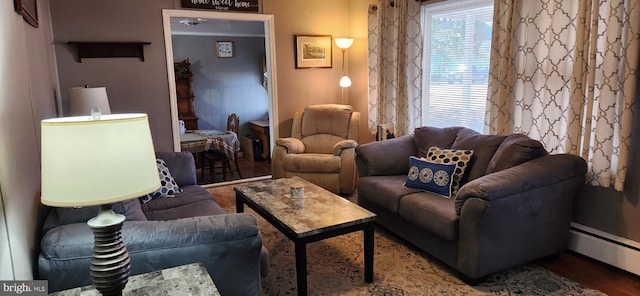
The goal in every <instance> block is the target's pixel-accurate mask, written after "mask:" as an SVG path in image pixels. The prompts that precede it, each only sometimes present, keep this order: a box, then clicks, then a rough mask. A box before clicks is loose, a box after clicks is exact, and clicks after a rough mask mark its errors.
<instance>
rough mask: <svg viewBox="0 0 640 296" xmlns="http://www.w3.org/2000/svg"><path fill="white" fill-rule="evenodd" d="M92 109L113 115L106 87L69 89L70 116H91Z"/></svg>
mask: <svg viewBox="0 0 640 296" xmlns="http://www.w3.org/2000/svg"><path fill="white" fill-rule="evenodd" d="M92 108H100V111H102V114H111V108H110V107H109V98H108V97H107V88H106V87H72V88H70V89H69V115H71V116H80V115H90V114H91V109H92Z"/></svg>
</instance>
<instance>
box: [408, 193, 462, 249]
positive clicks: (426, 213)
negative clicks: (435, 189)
mask: <svg viewBox="0 0 640 296" xmlns="http://www.w3.org/2000/svg"><path fill="white" fill-rule="evenodd" d="M398 213H399V215H400V217H402V218H403V219H404V220H407V221H410V222H411V223H413V224H415V225H417V226H419V227H420V228H424V229H426V230H428V231H429V232H432V233H434V234H436V235H438V236H439V237H442V238H444V239H447V240H455V239H457V238H458V220H459V216H458V215H457V214H456V210H455V204H454V199H453V198H442V197H441V196H439V195H437V194H433V193H430V192H420V193H414V194H409V195H406V196H404V197H403V198H402V199H401V200H400V204H399V207H398ZM416 235H419V234H416Z"/></svg>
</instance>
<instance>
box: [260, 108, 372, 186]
mask: <svg viewBox="0 0 640 296" xmlns="http://www.w3.org/2000/svg"><path fill="white" fill-rule="evenodd" d="M359 124H360V113H359V112H354V111H353V108H352V107H351V106H348V105H339V104H323V105H313V106H308V107H306V108H305V109H304V112H297V113H296V114H295V115H294V117H293V123H292V125H291V137H289V138H280V139H276V141H275V144H276V145H275V147H274V149H273V155H272V157H271V159H272V176H273V178H274V179H277V178H288V177H293V176H299V177H301V178H303V179H305V180H307V181H309V182H311V183H314V184H316V185H318V186H321V187H323V188H325V189H327V190H329V191H332V192H334V193H342V194H351V193H353V191H354V190H355V187H356V179H357V169H356V165H355V148H356V147H357V146H358V143H357V141H358V133H359Z"/></svg>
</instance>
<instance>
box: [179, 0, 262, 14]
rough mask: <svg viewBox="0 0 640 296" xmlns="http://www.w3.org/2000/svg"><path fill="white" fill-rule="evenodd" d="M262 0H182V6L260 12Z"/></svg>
mask: <svg viewBox="0 0 640 296" xmlns="http://www.w3.org/2000/svg"><path fill="white" fill-rule="evenodd" d="M259 2H260V0H182V7H185V8H202V9H210V10H226V11H246V12H260V5H259Z"/></svg>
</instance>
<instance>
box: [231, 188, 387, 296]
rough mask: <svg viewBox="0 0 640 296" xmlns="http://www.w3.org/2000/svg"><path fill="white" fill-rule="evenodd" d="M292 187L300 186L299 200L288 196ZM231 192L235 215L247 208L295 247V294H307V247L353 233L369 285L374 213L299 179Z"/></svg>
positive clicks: (371, 272) (371, 270) (371, 264)
mask: <svg viewBox="0 0 640 296" xmlns="http://www.w3.org/2000/svg"><path fill="white" fill-rule="evenodd" d="M294 184H301V185H303V186H304V197H303V198H291V197H290V194H289V193H290V187H291V185H294ZM233 190H234V191H235V192H236V209H237V211H238V213H242V212H244V205H245V204H246V205H248V206H249V207H250V208H252V209H253V210H254V211H256V213H258V214H259V215H260V216H262V217H263V218H264V219H265V220H267V221H268V222H269V223H271V225H273V226H274V227H275V228H277V229H278V230H279V231H280V232H282V233H283V234H284V235H285V236H287V238H289V239H290V240H291V241H293V243H294V244H295V257H296V281H297V284H298V295H307V244H308V243H312V242H315V241H319V240H323V239H326V238H330V237H335V236H338V235H342V234H347V233H351V232H354V231H360V230H363V232H364V281H365V282H367V283H370V282H373V254H374V252H373V251H374V221H375V220H376V214H374V213H372V212H369V211H368V210H366V209H364V208H362V207H360V206H358V205H356V204H354V203H352V202H350V201H348V200H347V199H345V198H342V197H340V196H338V195H335V194H333V193H331V192H329V191H327V190H325V189H323V188H322V187H320V186H317V185H315V184H313V183H310V182H307V181H305V180H304V179H302V178H299V177H293V178H289V179H284V178H282V179H276V180H269V181H263V182H256V183H250V184H247V185H242V186H237V187H234V188H233ZM327 213H331V214H330V215H328V214H327Z"/></svg>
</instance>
